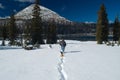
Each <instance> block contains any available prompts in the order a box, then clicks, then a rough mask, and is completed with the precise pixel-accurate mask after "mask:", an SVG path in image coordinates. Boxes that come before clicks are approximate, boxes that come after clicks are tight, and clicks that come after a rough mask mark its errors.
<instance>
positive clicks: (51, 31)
mask: <svg viewBox="0 0 120 80" xmlns="http://www.w3.org/2000/svg"><path fill="white" fill-rule="evenodd" d="M56 42H57V32H56V25H55V22H54V21H53V22H50V23H49V26H48V28H47V44H54V43H56Z"/></svg>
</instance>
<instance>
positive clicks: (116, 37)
mask: <svg viewBox="0 0 120 80" xmlns="http://www.w3.org/2000/svg"><path fill="white" fill-rule="evenodd" d="M119 27H120V25H119V19H118V16H117V17H116V18H115V21H114V26H113V41H118V40H119V33H120V32H119Z"/></svg>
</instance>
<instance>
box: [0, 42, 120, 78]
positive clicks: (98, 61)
mask: <svg viewBox="0 0 120 80" xmlns="http://www.w3.org/2000/svg"><path fill="white" fill-rule="evenodd" d="M66 42H67V46H66V49H65V56H64V58H61V57H60V46H59V44H54V45H52V48H49V45H41V48H40V49H35V50H24V49H22V48H20V47H1V46H0V80H120V46H114V47H112V46H106V45H98V44H96V42H94V41H87V42H81V41H73V40H66Z"/></svg>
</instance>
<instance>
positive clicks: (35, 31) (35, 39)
mask: <svg viewBox="0 0 120 80" xmlns="http://www.w3.org/2000/svg"><path fill="white" fill-rule="evenodd" d="M31 28H32V31H31V38H32V44H33V45H34V44H36V43H38V44H43V43H44V41H43V38H42V20H41V17H40V7H39V0H36V1H35V5H34V8H33V18H32V27H31Z"/></svg>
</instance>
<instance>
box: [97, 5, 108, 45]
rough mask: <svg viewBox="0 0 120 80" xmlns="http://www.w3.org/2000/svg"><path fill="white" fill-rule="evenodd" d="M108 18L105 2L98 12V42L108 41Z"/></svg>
mask: <svg viewBox="0 0 120 80" xmlns="http://www.w3.org/2000/svg"><path fill="white" fill-rule="evenodd" d="M108 31H109V30H108V19H107V13H106V9H105V6H104V4H102V5H101V7H100V10H99V12H98V21H97V29H96V40H97V43H98V44H102V43H103V41H105V42H106V41H108V34H109V32H108Z"/></svg>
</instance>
